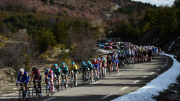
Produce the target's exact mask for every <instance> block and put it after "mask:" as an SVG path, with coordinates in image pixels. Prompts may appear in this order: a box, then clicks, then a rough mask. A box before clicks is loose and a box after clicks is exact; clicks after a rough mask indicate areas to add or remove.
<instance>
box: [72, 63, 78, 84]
mask: <svg viewBox="0 0 180 101" xmlns="http://www.w3.org/2000/svg"><path fill="white" fill-rule="evenodd" d="M71 64H72V66H71V67H70V71H71V79H72V78H73V77H72V76H73V73H74V75H75V86H77V65H75V63H74V62H72V63H71Z"/></svg>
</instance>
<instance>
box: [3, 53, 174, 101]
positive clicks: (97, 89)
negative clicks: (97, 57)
mask: <svg viewBox="0 0 180 101" xmlns="http://www.w3.org/2000/svg"><path fill="white" fill-rule="evenodd" d="M172 64H173V60H172V59H171V58H169V57H166V56H160V57H157V58H155V59H153V61H152V62H150V63H140V64H135V65H128V66H124V67H123V68H121V69H120V72H119V73H117V74H111V75H108V74H107V75H106V78H104V79H101V80H99V81H97V82H93V84H92V85H85V86H81V85H80V81H78V84H79V86H78V87H74V88H68V89H66V90H63V91H61V92H56V93H55V94H54V95H51V96H50V97H45V96H44V97H42V98H36V99H34V100H33V101H110V100H112V99H115V98H117V97H119V96H122V95H125V94H128V93H130V92H133V91H136V90H137V89H139V88H141V87H142V86H144V85H146V83H148V82H150V81H151V80H153V79H154V78H156V77H157V76H158V75H159V74H161V73H163V72H164V71H166V70H168V69H169V68H170V67H171V66H172ZM79 79H80V76H79ZM43 95H45V94H44V93H43ZM17 98H18V94H17V93H15V94H11V95H6V96H3V97H0V101H1V100H2V101H18V99H17ZM31 100H32V99H31ZM31 100H30V101H31Z"/></svg>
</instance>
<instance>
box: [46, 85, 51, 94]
mask: <svg viewBox="0 0 180 101" xmlns="http://www.w3.org/2000/svg"><path fill="white" fill-rule="evenodd" d="M49 89H50V88H49V85H47V84H46V95H47V96H49V93H50V91H49Z"/></svg>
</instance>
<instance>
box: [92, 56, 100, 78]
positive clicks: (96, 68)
mask: <svg viewBox="0 0 180 101" xmlns="http://www.w3.org/2000/svg"><path fill="white" fill-rule="evenodd" d="M92 64H93V68H94V70H95V71H96V72H97V74H95V75H96V76H97V78H99V62H98V61H97V60H96V59H94V60H93V62H92Z"/></svg>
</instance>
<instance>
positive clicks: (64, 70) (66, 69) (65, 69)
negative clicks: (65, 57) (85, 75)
mask: <svg viewBox="0 0 180 101" xmlns="http://www.w3.org/2000/svg"><path fill="white" fill-rule="evenodd" d="M60 69H61V71H62V72H67V71H68V66H65V67H63V66H61V68H60Z"/></svg>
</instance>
